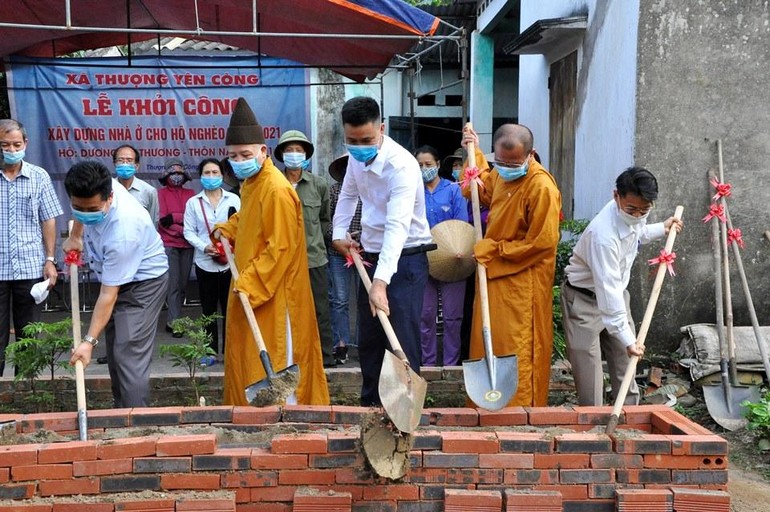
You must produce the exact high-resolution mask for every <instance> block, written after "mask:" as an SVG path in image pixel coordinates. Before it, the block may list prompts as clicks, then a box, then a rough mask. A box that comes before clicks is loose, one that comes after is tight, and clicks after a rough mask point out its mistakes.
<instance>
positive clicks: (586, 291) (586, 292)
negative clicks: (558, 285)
mask: <svg viewBox="0 0 770 512" xmlns="http://www.w3.org/2000/svg"><path fill="white" fill-rule="evenodd" d="M564 284H566V285H567V286H569V287H570V288H572V289H573V290H575V291H576V292H578V293H582V294H583V295H585V296H586V297H591V298H592V299H594V300H596V294H595V293H594V292H592V291H591V290H589V289H588V288H580V287H578V286H575V285H574V284H572V283H570V282H569V281H568V280H567V279H565V280H564Z"/></svg>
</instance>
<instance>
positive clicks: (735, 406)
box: [703, 385, 760, 431]
mask: <svg viewBox="0 0 770 512" xmlns="http://www.w3.org/2000/svg"><path fill="white" fill-rule="evenodd" d="M730 391H731V393H732V403H731V404H728V403H727V400H726V398H725V390H724V388H723V387H722V386H721V385H716V386H703V399H704V400H705V401H706V408H707V409H708V411H709V415H710V416H711V418H712V419H713V420H714V421H716V422H717V424H719V425H720V426H721V427H722V428H724V429H727V430H730V431H732V430H738V429H739V428H742V427H744V426H746V423H747V420H746V418H745V417H744V413H745V412H746V408H745V407H741V405H740V404H741V402H743V401H744V400H748V401H749V402H758V401H759V399H760V393H759V387H757V386H733V385H730Z"/></svg>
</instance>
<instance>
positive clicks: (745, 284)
mask: <svg viewBox="0 0 770 512" xmlns="http://www.w3.org/2000/svg"><path fill="white" fill-rule="evenodd" d="M717 154H718V156H719V181H721V182H722V183H724V181H725V180H724V178H725V175H724V166H723V164H722V140H721V139H718V140H717ZM721 201H722V203H721V204H722V205H723V206H724V208H725V217H726V218H727V223H726V224H727V225H726V226H722V231H723V238H724V240H725V241H724V244H727V234H726V233H727V230H728V229H730V230H732V229H733V221H732V219H731V218H730V210H729V209H728V208H727V201H725V198H724V197H722V198H721ZM732 246H733V256H735V265H736V267H737V268H738V275H739V276H740V277H741V286H742V288H743V294H744V296H745V297H746V304H747V306H748V309H749V317H750V318H751V326H752V328H753V329H754V336H755V337H756V338H757V344H758V345H759V353H760V355H761V356H762V364H763V365H764V367H765V374H766V376H767V378H768V379H770V358H768V354H767V348H766V347H767V346H766V345H765V338H764V336H763V335H762V330H761V329H760V328H759V320H758V319H757V310H756V308H755V307H754V301H753V300H752V299H751V290H749V281H748V279H747V278H746V271H745V270H744V268H743V258H742V257H741V251H740V249H739V248H738V244H737V243H735V242H733V243H732ZM723 249H724V251H725V259H726V258H727V248H726V246H723ZM725 273H727V271H725ZM728 279H729V276H728V277H726V278H725V282H728V283H729V280H728ZM728 307H730V310H729V313H728V314H729V315H731V316H730V317H728V321H732V306H731V305H729V306H728ZM728 328H732V325H731V324H730V325H728ZM730 334H731V333H730V331H728V334H727V341H728V344H729V349H730V361H731V363H732V364H731V368H730V371H731V377H733V379H734V382H733V384H737V380H738V376H737V368H736V365H735V363H734V361H735V341H734V340H732V339H731V338H730Z"/></svg>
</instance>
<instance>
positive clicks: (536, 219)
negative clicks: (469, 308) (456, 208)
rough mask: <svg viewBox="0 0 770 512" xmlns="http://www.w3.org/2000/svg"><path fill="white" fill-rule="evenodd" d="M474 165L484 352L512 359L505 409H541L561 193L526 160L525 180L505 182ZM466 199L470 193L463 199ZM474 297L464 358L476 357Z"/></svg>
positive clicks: (481, 161) (479, 345)
mask: <svg viewBox="0 0 770 512" xmlns="http://www.w3.org/2000/svg"><path fill="white" fill-rule="evenodd" d="M476 163H477V165H478V167H479V169H481V171H482V173H481V179H482V181H483V182H484V188H483V189H482V188H481V187H479V198H480V200H481V203H482V204H484V205H486V206H488V207H489V217H488V219H487V231H486V234H485V236H484V238H483V239H482V240H481V241H480V242H478V243H477V244H476V246H475V248H474V254H475V256H476V260H477V261H478V262H479V263H481V264H482V265H484V266H485V267H486V269H487V282H488V288H489V316H490V321H491V324H492V325H491V334H492V346H493V349H494V352H495V355H496V356H503V355H509V354H516V355H517V356H518V362H519V385H518V389H517V391H516V394H515V395H514V397H513V398H512V399H511V401H510V402H509V403H508V405H509V406H513V405H522V406H545V405H547V404H548V385H549V382H550V377H551V352H552V351H553V310H552V300H553V299H552V295H551V294H552V289H553V284H554V283H553V279H554V273H555V268H556V246H557V244H558V243H559V236H560V232H559V212H560V211H561V193H560V192H559V189H558V188H557V186H556V182H555V181H554V179H553V177H552V176H551V175H550V174H549V173H548V171H546V170H545V169H544V168H543V166H542V165H540V164H538V163H537V162H536V161H535V160H534V158H533V159H531V163H530V164H529V170H528V172H527V174H526V175H525V176H524V177H522V178H520V179H518V180H514V181H510V182H506V181H504V180H503V179H502V178H501V177H500V175H499V174H498V173H497V171H495V170H494V169H493V170H492V171H491V172H490V171H489V164H488V163H487V161H486V159H485V158H484V155H483V154H482V153H481V152H480V151H478V150H477V151H476ZM463 194H464V195H465V196H466V197H468V198H470V187H469V188H468V189H467V190H464V191H463ZM481 325H482V322H481V306H480V303H479V290H478V286H477V287H476V297H475V300H474V304H473V323H472V330H471V346H470V357H471V358H472V359H476V358H481V357H484V344H483V342H482V339H481Z"/></svg>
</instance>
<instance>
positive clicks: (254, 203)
mask: <svg viewBox="0 0 770 512" xmlns="http://www.w3.org/2000/svg"><path fill="white" fill-rule="evenodd" d="M225 143H226V144H227V151H228V154H229V159H230V164H231V166H232V168H233V172H234V173H235V175H236V177H237V178H238V179H239V180H243V181H242V184H241V210H240V211H239V212H238V213H236V214H234V215H232V216H231V217H230V219H229V220H228V221H227V222H225V223H222V224H217V225H216V230H217V231H219V233H221V234H222V235H224V236H225V237H226V238H227V239H228V240H230V241H231V242H232V243H233V244H234V246H235V247H234V255H233V256H234V258H235V263H236V266H237V267H238V270H239V271H240V278H239V279H238V280H237V281H235V282H234V283H233V286H234V288H235V289H236V290H238V291H241V292H245V293H246V294H247V295H248V297H249V303H250V304H251V307H252V308H253V309H254V316H255V317H256V319H257V323H258V324H259V327H260V330H261V331H262V336H263V338H264V340H265V345H266V348H267V351H268V353H269V354H270V358H271V360H272V363H273V367H274V368H275V369H276V370H278V369H282V368H285V367H286V366H288V365H289V364H292V363H295V364H297V365H298V366H299V369H300V372H299V375H300V377H299V385H298V386H297V391H296V403H300V404H314V405H324V404H328V403H329V390H328V387H327V383H326V374H325V373H324V369H323V359H322V356H321V343H320V341H319V335H318V324H317V323H316V321H315V309H314V307H313V295H312V292H311V289H310V277H309V275H308V273H307V266H308V263H307V250H306V248H305V225H304V222H303V219H302V203H301V202H300V200H299V197H297V193H296V192H295V191H294V188H293V187H292V186H291V184H290V183H289V182H288V181H287V180H286V178H285V177H284V176H283V173H281V171H279V170H278V168H276V167H275V165H273V162H272V160H271V159H270V158H269V157H268V156H267V146H266V145H265V139H264V136H263V134H262V127H261V126H260V125H259V123H258V122H257V119H256V117H255V116H254V113H253V111H252V110H251V108H250V107H249V105H248V103H246V100H244V99H243V98H239V99H238V103H237V105H236V108H235V110H234V111H233V116H232V118H231V119H230V126H229V127H228V128H227V136H226V139H225ZM216 234H217V233H216V232H215V235H216ZM264 378H265V371H264V368H263V367H262V364H260V361H259V352H258V350H257V347H256V344H255V341H254V338H253V336H252V334H251V329H250V328H249V325H248V322H247V320H246V315H245V313H244V311H243V305H242V303H241V301H240V300H231V301H229V303H228V305H227V343H226V344H225V379H224V401H223V403H225V404H227V405H248V403H247V402H246V396H245V394H244V388H246V386H249V385H250V384H253V383H254V382H257V381H259V380H262V379H264ZM294 400H295V397H289V400H288V401H289V402H293V401H294Z"/></svg>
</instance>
